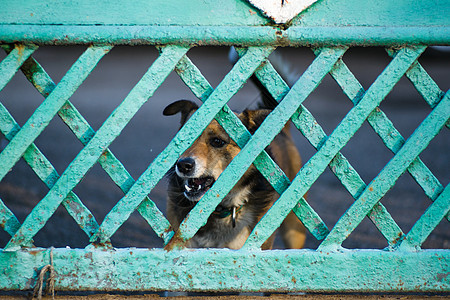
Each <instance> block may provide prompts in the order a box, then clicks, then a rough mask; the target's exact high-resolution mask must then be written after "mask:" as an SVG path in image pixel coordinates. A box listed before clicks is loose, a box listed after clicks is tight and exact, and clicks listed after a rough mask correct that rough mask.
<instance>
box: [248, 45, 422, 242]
mask: <svg viewBox="0 0 450 300" xmlns="http://www.w3.org/2000/svg"><path fill="white" fill-rule="evenodd" d="M423 50H424V47H418V48H415V47H414V48H403V49H402V50H401V51H400V52H399V53H398V54H397V55H396V56H395V58H394V59H393V60H392V61H391V63H390V64H389V65H388V66H387V67H386V69H385V70H384V71H383V72H382V73H381V75H380V76H379V77H378V78H377V80H375V82H374V83H373V84H372V86H371V87H370V88H369V90H368V91H367V92H366V93H365V94H364V97H363V98H362V99H361V101H360V102H359V103H358V105H356V106H355V107H353V108H352V109H351V110H350V111H349V113H347V115H346V116H345V117H344V119H343V120H342V121H341V123H340V124H339V125H338V126H337V127H336V128H335V130H334V131H333V133H332V134H331V135H330V136H329V137H328V139H327V140H326V141H325V142H324V144H323V146H322V147H321V148H320V150H319V151H318V152H317V153H316V154H315V155H314V156H313V157H311V159H310V160H309V161H308V162H307V163H306V164H305V165H304V166H303V168H302V169H301V170H300V172H299V173H298V174H297V176H296V178H295V179H294V181H293V182H292V184H291V185H290V186H289V188H288V189H287V190H286V192H284V193H283V195H281V197H280V199H278V201H277V202H275V204H274V205H273V206H272V207H271V208H270V210H269V211H268V213H267V214H266V215H265V216H264V217H263V218H262V219H261V221H260V222H259V223H258V225H257V226H256V227H255V229H254V230H253V232H252V234H251V235H250V237H249V238H248V239H247V242H246V244H245V245H244V248H245V249H254V248H259V247H260V246H261V245H262V244H263V243H264V241H266V240H267V238H268V237H269V236H270V235H271V234H272V233H273V232H274V231H275V229H276V228H277V227H278V226H279V225H280V223H279V222H280V219H283V218H284V217H286V215H287V213H286V209H287V208H289V207H290V208H292V207H294V206H295V205H296V199H298V198H299V196H300V195H304V194H305V193H306V192H307V191H308V189H309V188H310V187H311V185H312V184H313V183H314V182H315V181H316V180H317V178H318V177H319V176H320V175H321V174H322V172H323V171H324V170H325V168H326V167H327V165H328V164H329V163H330V162H331V160H332V159H333V158H334V157H335V156H336V154H337V153H338V152H339V151H340V150H341V149H342V148H343V147H344V146H345V144H346V143H347V142H348V141H349V140H350V138H351V137H352V136H353V135H354V133H355V132H356V131H357V130H358V129H359V128H360V127H361V125H362V124H363V122H364V121H365V119H366V118H367V117H368V115H369V114H370V113H371V112H372V111H373V110H374V109H375V108H376V107H377V106H378V105H379V103H380V102H381V101H382V100H383V99H384V97H385V96H386V95H387V94H388V93H389V92H390V90H391V89H392V88H393V86H394V85H395V84H396V82H397V81H398V80H399V79H400V77H401V76H402V75H403V74H404V73H405V72H406V70H407V69H408V67H409V66H410V65H411V64H412V63H413V62H414V61H415V60H416V59H417V57H418V56H419V55H420V54H421V53H422V52H423ZM322 53H323V51H322V52H321V54H320V55H322ZM367 213H369V211H367ZM328 236H329V235H328Z"/></svg>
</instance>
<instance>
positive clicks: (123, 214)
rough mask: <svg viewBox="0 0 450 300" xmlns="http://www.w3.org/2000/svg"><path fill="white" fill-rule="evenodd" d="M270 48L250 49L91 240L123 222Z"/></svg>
mask: <svg viewBox="0 0 450 300" xmlns="http://www.w3.org/2000/svg"><path fill="white" fill-rule="evenodd" d="M272 51H273V48H256V47H255V48H249V51H248V53H247V55H246V56H245V57H243V58H242V59H240V60H239V61H238V63H237V64H236V65H235V66H234V67H233V69H232V70H231V71H230V73H228V74H227V76H225V78H224V80H223V81H222V82H221V83H220V84H219V86H218V87H217V88H216V89H215V90H214V92H213V93H212V94H211V95H210V96H209V98H208V100H207V101H206V103H205V105H202V106H201V107H200V108H199V109H198V110H197V111H196V112H195V114H194V115H193V116H192V117H191V118H189V120H188V121H187V122H186V124H184V126H183V127H182V128H181V129H180V130H179V131H178V133H177V134H176V135H175V137H174V138H173V139H172V141H171V142H170V143H169V145H168V146H167V147H166V148H165V149H164V150H163V151H162V152H161V153H160V154H159V155H158V157H157V158H156V159H155V160H154V161H153V162H152V164H151V165H150V166H149V167H148V168H147V170H146V171H145V172H144V173H143V174H142V175H141V176H140V177H139V179H138V180H137V181H136V183H135V184H134V185H133V186H132V187H131V189H130V191H129V192H128V193H127V194H126V195H125V197H124V198H122V199H121V200H120V201H119V202H118V203H117V204H116V206H114V207H113V209H112V210H111V211H110V212H109V213H108V215H107V216H106V217H105V220H104V221H103V223H102V225H101V226H100V228H99V230H98V232H97V233H96V235H95V236H94V237H93V238H91V241H92V242H94V241H97V240H99V241H100V242H102V241H104V240H105V239H107V238H109V237H110V236H111V235H112V234H113V233H114V232H115V231H116V230H117V228H119V226H121V225H122V224H123V222H125V220H126V219H127V218H128V217H129V215H130V214H131V213H132V212H133V211H134V210H135V208H136V207H137V206H138V205H139V204H140V203H141V202H142V199H143V198H144V197H145V195H147V194H148V193H149V192H150V190H151V189H153V187H154V186H155V185H156V184H157V183H158V182H159V180H161V178H162V177H163V176H164V175H165V174H166V172H167V171H168V170H169V169H170V168H171V167H172V166H173V165H174V164H175V162H176V160H177V159H178V157H179V156H180V155H181V154H182V153H183V152H184V151H185V150H186V149H187V148H189V147H190V145H191V144H192V143H193V142H194V140H195V139H196V138H197V137H198V136H200V134H201V133H202V131H203V130H204V128H206V126H208V124H209V123H210V122H211V121H212V119H213V118H214V117H215V116H216V115H217V113H218V112H219V111H220V110H221V109H222V107H223V106H224V105H225V104H226V103H227V102H228V100H229V99H230V98H231V97H232V96H233V95H234V94H235V93H236V92H237V91H238V90H239V89H240V88H241V87H242V86H243V84H244V83H245V81H246V80H247V78H248V77H250V76H251V74H252V73H253V71H254V69H256V68H257V67H258V66H259V65H260V64H261V63H262V61H264V60H265V59H266V58H267V56H269V54H270V53H271V52H272ZM180 59H181V58H180Z"/></svg>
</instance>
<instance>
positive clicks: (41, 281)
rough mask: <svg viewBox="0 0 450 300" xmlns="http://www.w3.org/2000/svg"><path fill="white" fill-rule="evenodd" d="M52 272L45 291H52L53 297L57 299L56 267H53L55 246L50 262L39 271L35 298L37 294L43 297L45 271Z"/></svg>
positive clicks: (40, 297) (51, 252)
mask: <svg viewBox="0 0 450 300" xmlns="http://www.w3.org/2000/svg"><path fill="white" fill-rule="evenodd" d="M47 272H50V274H49V276H48V279H47V284H46V288H45V293H46V294H49V293H50V292H51V294H52V299H55V268H54V267H53V247H52V248H51V250H50V264H49V265H46V266H44V267H43V268H42V269H41V272H40V273H39V278H38V280H37V283H36V286H35V287H34V293H33V298H34V297H36V296H37V298H38V300H41V299H42V289H43V287H44V277H45V273H47Z"/></svg>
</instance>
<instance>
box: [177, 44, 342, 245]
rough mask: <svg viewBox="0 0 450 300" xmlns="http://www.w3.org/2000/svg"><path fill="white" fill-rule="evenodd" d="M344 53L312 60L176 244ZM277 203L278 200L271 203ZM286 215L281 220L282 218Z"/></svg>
mask: <svg viewBox="0 0 450 300" xmlns="http://www.w3.org/2000/svg"><path fill="white" fill-rule="evenodd" d="M344 52H345V49H327V51H324V52H323V55H321V56H320V57H319V58H317V59H316V60H314V62H313V63H312V64H311V66H310V67H309V68H308V69H307V71H306V72H305V73H304V74H303V75H302V77H301V78H300V79H299V80H298V81H297V83H296V84H295V85H294V87H293V88H292V89H291V91H290V92H289V94H288V95H286V97H285V98H284V99H283V101H282V102H281V103H280V104H279V105H278V106H277V107H276V108H275V109H274V110H273V112H272V113H271V114H270V115H269V116H268V117H267V118H266V119H265V120H264V122H263V123H262V124H261V126H260V127H259V128H258V130H257V131H256V132H255V134H254V135H253V137H252V139H251V140H250V141H249V142H248V143H247V144H246V145H245V147H244V148H243V149H242V150H241V151H240V152H239V154H238V155H237V156H236V157H235V158H234V159H233V161H232V162H231V163H230V164H229V165H228V167H227V168H226V169H225V170H224V172H223V173H222V174H221V176H220V177H219V178H218V180H217V181H216V182H215V184H214V185H213V186H212V187H211V188H210V189H209V190H208V192H206V194H205V195H204V196H203V197H202V199H201V200H200V203H199V204H197V205H196V206H195V207H194V208H193V209H192V210H191V212H190V213H189V214H188V216H187V217H186V219H185V220H184V221H183V223H182V224H181V225H180V230H179V231H178V232H177V234H176V237H177V238H178V239H179V240H180V242H181V243H180V244H182V243H183V241H187V240H188V239H190V238H191V237H193V236H194V234H195V233H196V232H197V230H198V229H199V228H200V227H201V226H203V225H204V224H205V223H206V221H207V218H208V216H209V215H210V214H211V213H212V211H213V210H214V209H215V207H216V206H217V204H219V202H220V200H221V198H223V197H224V196H225V195H227V194H228V192H229V191H230V190H231V188H232V186H234V184H236V182H237V181H238V180H239V179H240V178H241V176H242V175H243V174H244V173H245V171H246V170H247V169H248V167H249V166H250V165H251V164H252V163H253V161H254V160H255V157H256V156H258V155H259V154H260V153H261V152H262V150H264V148H265V147H266V146H267V145H268V144H269V143H270V142H271V141H272V140H273V138H274V137H275V136H276V135H277V134H278V133H279V132H280V131H281V129H282V128H283V127H284V126H285V124H286V123H287V121H288V120H289V118H290V117H291V116H292V114H293V113H294V112H295V111H296V110H297V108H298V107H299V106H300V104H301V102H303V101H304V100H305V99H306V97H307V96H308V95H309V94H310V93H311V92H312V91H313V90H314V89H315V87H316V86H317V85H318V84H319V83H320V81H321V80H322V78H323V77H324V76H325V75H326V74H327V72H328V71H329V69H331V67H332V66H333V64H334V63H335V62H336V60H337V59H338V58H339V57H340V56H342V54H343V53H344ZM244 57H245V56H244ZM241 59H242V58H241ZM301 196H303V195H299V197H298V198H296V200H297V201H298V199H300V198H301ZM278 202H279V200H278V201H277V202H275V203H278ZM292 208H293V207H290V208H289V209H288V210H287V211H286V215H287V214H288V213H289V212H290V211H291V210H292ZM286 215H285V216H284V217H286ZM283 219H284V218H280V220H279V221H280V222H279V223H278V225H277V226H276V227H275V228H274V230H275V229H276V228H278V227H279V225H280V224H281V222H282V221H283ZM264 241H265V240H264Z"/></svg>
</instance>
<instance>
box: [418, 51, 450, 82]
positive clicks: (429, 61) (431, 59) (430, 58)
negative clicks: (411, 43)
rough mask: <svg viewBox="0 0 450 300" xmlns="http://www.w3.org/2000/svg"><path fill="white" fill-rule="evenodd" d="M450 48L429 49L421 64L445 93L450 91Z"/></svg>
mask: <svg viewBox="0 0 450 300" xmlns="http://www.w3.org/2000/svg"><path fill="white" fill-rule="evenodd" d="M449 53H450V46H439V47H428V48H427V49H426V50H425V52H424V53H423V54H422V55H421V56H420V58H419V63H420V64H422V66H423V67H424V68H425V69H426V71H427V73H428V74H429V75H430V76H431V78H433V80H434V81H435V82H436V84H437V85H438V86H439V87H440V89H441V90H443V91H448V90H449V89H450V81H449V80H448V78H449V76H450V57H449Z"/></svg>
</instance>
